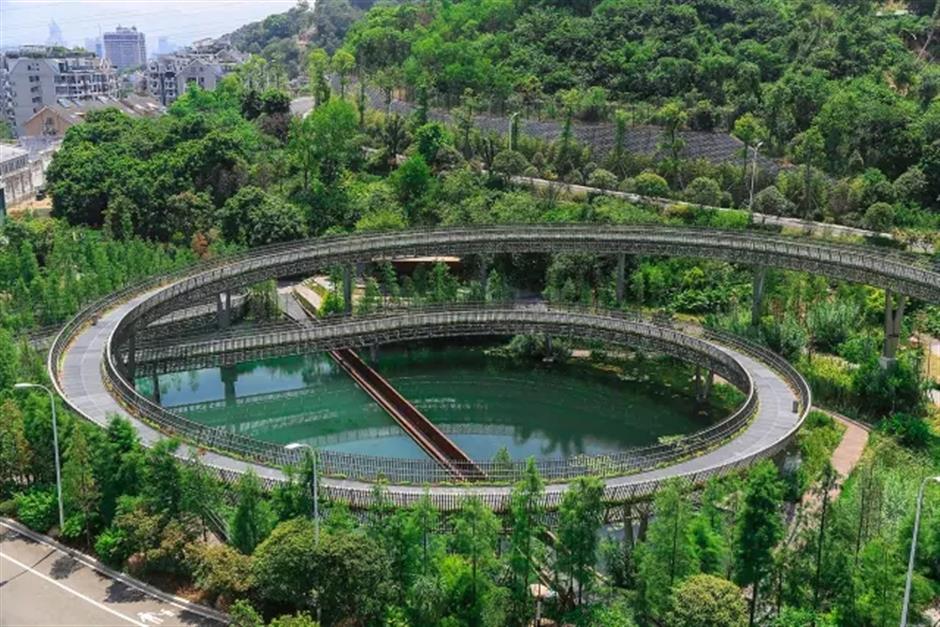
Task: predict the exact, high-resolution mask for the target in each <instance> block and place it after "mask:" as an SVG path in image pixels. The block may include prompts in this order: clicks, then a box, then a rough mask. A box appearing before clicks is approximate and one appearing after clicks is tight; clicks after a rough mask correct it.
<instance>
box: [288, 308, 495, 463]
mask: <svg viewBox="0 0 940 627" xmlns="http://www.w3.org/2000/svg"><path fill="white" fill-rule="evenodd" d="M310 293H312V292H311V291H310V290H305V291H303V292H300V291H294V292H293V294H291V295H288V296H293V298H290V297H288V298H286V299H284V300H282V301H281V303H282V305H283V306H284V310H285V313H286V314H287V315H288V317H290V318H291V319H292V320H294V321H296V322H298V323H300V324H303V325H309V324H311V323H312V322H313V321H315V320H316V318H315V317H313V315H312V314H311V313H310V312H309V310H308V309H307V307H306V306H304V304H302V303H303V302H306V303H307V305H308V306H310V307H314V306H315V303H313V302H311V301H310V299H309V297H308V294H310ZM301 299H303V301H302V300H301ZM327 353H328V354H329V355H330V357H331V358H332V359H333V361H335V362H336V363H337V364H339V366H340V367H341V368H342V369H343V370H344V371H346V374H348V375H349V376H350V378H352V380H353V381H355V382H356V385H358V386H359V387H360V388H361V389H362V390H363V391H364V392H365V393H366V394H368V395H369V396H370V397H371V398H372V400H374V401H375V402H376V403H377V404H378V405H379V407H381V408H382V409H384V410H385V412H386V413H387V414H388V415H389V416H391V417H392V419H394V420H395V422H397V423H398V425H399V426H400V427H401V428H402V430H403V431H404V432H405V433H406V434H408V436H409V437H410V438H411V439H412V440H414V442H415V444H417V445H418V446H420V447H421V449H422V450H424V452H425V453H427V454H428V456H429V457H430V458H431V459H433V460H434V461H436V462H437V463H438V464H440V465H441V466H442V467H443V468H445V469H447V470H448V471H450V472H451V473H452V474H453V475H454V478H455V479H458V480H479V479H483V478H485V475H484V473H483V471H482V470H481V469H480V467H479V466H477V464H476V463H475V462H474V461H473V460H472V459H470V456H469V455H467V454H466V453H465V452H463V450H461V448H460V447H459V446H457V444H456V443H454V441H453V440H451V439H450V438H448V437H447V436H446V435H445V434H444V432H443V431H441V430H440V429H438V428H437V426H435V425H434V423H432V422H431V421H430V420H429V419H428V417H427V416H425V415H424V414H423V413H421V412H420V411H419V410H418V408H417V407H415V406H414V405H412V404H411V402H409V401H408V399H406V398H405V397H404V396H402V395H401V393H399V392H398V390H396V389H395V388H394V387H393V386H392V385H391V384H390V383H389V382H388V381H387V380H386V379H385V378H384V377H383V376H382V375H380V374H379V373H378V372H376V371H375V369H374V368H371V367H370V366H369V365H368V364H367V363H365V362H364V361H363V360H362V359H361V358H360V357H359V355H358V354H357V353H356V351H354V350H352V349H350V348H340V349H336V350H330V351H327Z"/></svg>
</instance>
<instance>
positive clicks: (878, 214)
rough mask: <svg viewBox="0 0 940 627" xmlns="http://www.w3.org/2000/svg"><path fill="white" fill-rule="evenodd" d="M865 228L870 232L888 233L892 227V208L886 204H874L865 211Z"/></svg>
mask: <svg viewBox="0 0 940 627" xmlns="http://www.w3.org/2000/svg"><path fill="white" fill-rule="evenodd" d="M864 222H865V227H866V228H869V229H871V230H872V231H880V232H883V231H890V230H891V229H892V228H893V227H894V207H893V206H891V205H889V204H888V203H886V202H876V203H875V204H873V205H872V206H870V207H869V208H868V209H866V210H865V217H864Z"/></svg>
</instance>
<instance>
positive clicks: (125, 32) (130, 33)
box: [104, 26, 147, 70]
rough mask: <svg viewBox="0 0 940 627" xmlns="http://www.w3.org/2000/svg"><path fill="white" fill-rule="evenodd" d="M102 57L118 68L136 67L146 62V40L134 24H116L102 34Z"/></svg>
mask: <svg viewBox="0 0 940 627" xmlns="http://www.w3.org/2000/svg"><path fill="white" fill-rule="evenodd" d="M104 58H105V59H107V60H108V61H110V62H111V64H112V65H114V67H116V68H117V69H119V70H126V69H130V68H138V67H141V66H143V65H144V64H146V63H147V42H146V38H145V37H144V34H143V33H141V32H139V31H138V30H137V27H136V26H131V27H130V28H126V27H124V26H118V27H117V29H115V30H114V31H113V32H110V33H105V34H104Z"/></svg>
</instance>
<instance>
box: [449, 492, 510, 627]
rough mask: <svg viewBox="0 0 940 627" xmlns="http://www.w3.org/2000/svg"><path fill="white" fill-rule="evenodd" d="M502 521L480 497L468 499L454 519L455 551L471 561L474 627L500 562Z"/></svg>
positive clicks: (453, 544) (478, 621)
mask: <svg viewBox="0 0 940 627" xmlns="http://www.w3.org/2000/svg"><path fill="white" fill-rule="evenodd" d="M499 531H500V524H499V519H497V518H496V514H494V513H493V511H492V510H491V509H489V508H488V507H486V506H485V505H484V504H483V501H481V500H480V499H478V498H470V499H466V500H465V501H464V502H463V503H462V504H461V507H460V511H459V512H458V513H457V516H456V517H455V519H454V533H453V536H452V538H451V544H452V548H453V550H454V551H455V552H456V553H457V554H459V555H463V556H464V557H465V558H466V559H467V561H468V562H469V563H470V573H471V574H470V607H469V608H467V609H468V610H469V612H468V614H469V619H470V620H469V623H470V625H471V627H476V626H477V625H480V624H481V621H482V616H483V612H484V607H483V597H482V594H481V592H482V590H483V588H484V587H485V586H486V585H487V583H488V581H489V577H488V575H491V574H492V573H491V571H492V569H493V566H494V565H495V563H496V542H497V539H498V537H499Z"/></svg>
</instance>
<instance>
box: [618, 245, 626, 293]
mask: <svg viewBox="0 0 940 627" xmlns="http://www.w3.org/2000/svg"><path fill="white" fill-rule="evenodd" d="M626 265H627V255H626V254H625V253H617V283H616V285H617V287H616V290H617V291H616V296H617V304H618V305H622V304H623V282H624V281H623V279H624V270H625V268H626Z"/></svg>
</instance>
